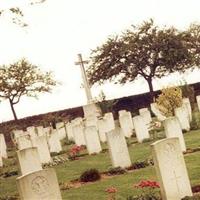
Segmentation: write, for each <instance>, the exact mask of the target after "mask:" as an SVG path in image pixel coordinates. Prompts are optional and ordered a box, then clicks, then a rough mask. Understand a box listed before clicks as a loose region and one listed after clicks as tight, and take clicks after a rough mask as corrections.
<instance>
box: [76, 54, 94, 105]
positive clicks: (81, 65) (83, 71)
mask: <svg viewBox="0 0 200 200" xmlns="http://www.w3.org/2000/svg"><path fill="white" fill-rule="evenodd" d="M84 64H88V61H83V59H82V56H81V54H78V61H77V62H75V65H80V67H81V75H82V78H83V84H84V88H85V93H86V96H87V102H88V103H92V94H91V90H90V85H89V82H88V79H87V75H86V72H85V68H84Z"/></svg>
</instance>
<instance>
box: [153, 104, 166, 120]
mask: <svg viewBox="0 0 200 200" xmlns="http://www.w3.org/2000/svg"><path fill="white" fill-rule="evenodd" d="M151 111H152V112H153V113H154V114H155V116H156V117H157V118H158V120H159V121H164V120H165V119H166V117H165V116H164V115H163V114H162V113H161V112H160V110H159V109H158V105H157V104H156V103H151Z"/></svg>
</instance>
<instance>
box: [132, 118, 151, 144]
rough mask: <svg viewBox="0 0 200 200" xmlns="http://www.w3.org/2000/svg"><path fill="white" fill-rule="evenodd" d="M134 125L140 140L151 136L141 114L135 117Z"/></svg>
mask: <svg viewBox="0 0 200 200" xmlns="http://www.w3.org/2000/svg"><path fill="white" fill-rule="evenodd" d="M133 125H134V128H135V134H136V137H137V140H138V142H140V143H141V142H142V141H143V140H144V139H148V138H150V135H149V131H148V127H147V125H146V123H145V121H144V119H143V117H141V116H139V115H138V116H135V117H133Z"/></svg>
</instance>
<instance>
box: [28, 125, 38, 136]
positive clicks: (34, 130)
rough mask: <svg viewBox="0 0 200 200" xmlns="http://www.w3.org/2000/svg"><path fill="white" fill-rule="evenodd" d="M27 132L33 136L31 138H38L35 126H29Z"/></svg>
mask: <svg viewBox="0 0 200 200" xmlns="http://www.w3.org/2000/svg"><path fill="white" fill-rule="evenodd" d="M26 131H27V132H28V134H29V135H30V136H31V138H35V137H37V133H36V129H35V127H34V126H29V127H27V128H26Z"/></svg>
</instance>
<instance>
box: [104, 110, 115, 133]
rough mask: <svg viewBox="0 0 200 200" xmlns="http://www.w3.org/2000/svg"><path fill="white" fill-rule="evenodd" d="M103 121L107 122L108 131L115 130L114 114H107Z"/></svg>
mask: <svg viewBox="0 0 200 200" xmlns="http://www.w3.org/2000/svg"><path fill="white" fill-rule="evenodd" d="M103 119H104V120H105V121H106V127H107V129H108V131H110V130H114V129H115V121H114V117H113V114H112V113H111V112H109V113H105V115H104V117H103Z"/></svg>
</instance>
